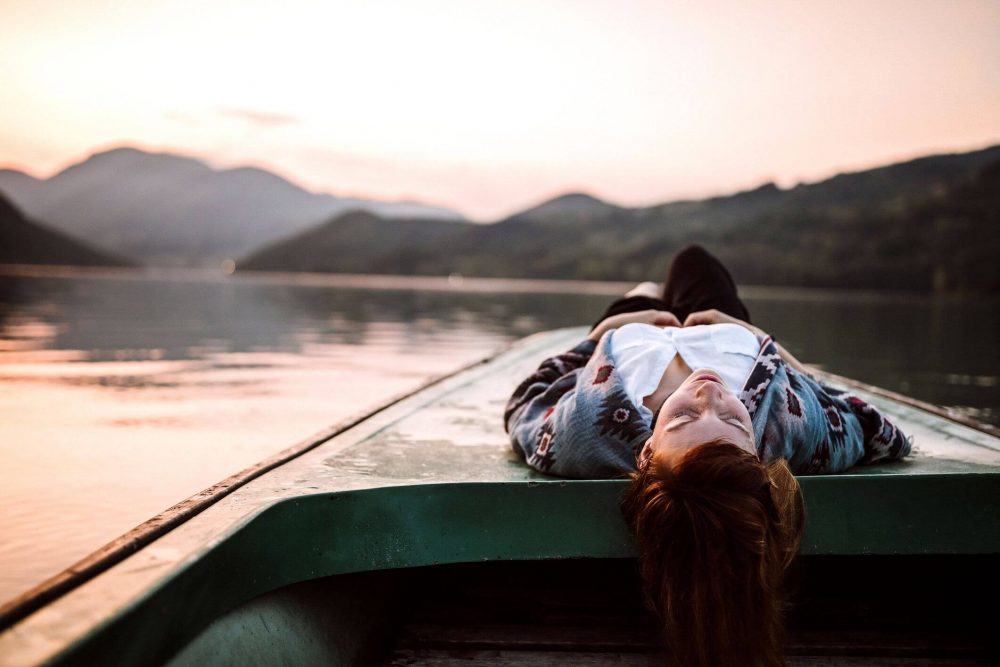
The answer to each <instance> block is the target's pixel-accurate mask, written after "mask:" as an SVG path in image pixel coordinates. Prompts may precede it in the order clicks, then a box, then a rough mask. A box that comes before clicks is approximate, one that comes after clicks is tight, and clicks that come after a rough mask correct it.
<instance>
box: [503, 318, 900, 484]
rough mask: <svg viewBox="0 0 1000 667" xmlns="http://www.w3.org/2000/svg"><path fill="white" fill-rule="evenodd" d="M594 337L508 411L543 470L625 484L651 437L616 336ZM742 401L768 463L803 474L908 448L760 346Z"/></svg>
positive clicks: (542, 372)
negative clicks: (619, 362) (626, 381)
mask: <svg viewBox="0 0 1000 667" xmlns="http://www.w3.org/2000/svg"><path fill="white" fill-rule="evenodd" d="M613 336H614V331H613V330H612V331H609V332H608V333H606V334H605V335H604V336H603V337H602V338H601V340H600V341H599V342H594V341H589V340H586V341H584V342H582V343H580V344H579V345H577V346H576V347H574V348H573V349H572V350H570V351H569V352H566V353H565V354H561V355H559V356H556V357H552V358H550V359H546V360H545V361H544V362H542V365H541V366H539V368H538V370H536V371H535V372H534V373H533V374H532V375H531V376H530V377H528V378H527V379H526V380H525V381H524V382H522V383H521V384H520V386H518V387H517V389H516V390H515V391H514V394H513V395H512V396H511V397H510V400H509V401H508V403H507V407H506V410H505V411H504V425H505V427H506V429H507V432H508V433H509V434H510V439H511V444H512V446H513V447H514V450H515V451H516V452H518V453H519V454H520V455H521V456H523V457H524V458H525V460H526V461H527V462H528V464H529V465H531V466H533V467H534V468H537V469H538V470H540V471H542V472H545V473H549V474H553V475H559V476H561V477H575V478H581V479H602V478H612V477H623V476H626V475H628V474H629V473H630V472H632V471H634V470H635V468H636V454H637V453H638V452H639V450H640V449H642V446H643V444H644V443H645V442H646V440H647V439H648V438H649V437H650V436H651V435H652V430H651V428H650V425H649V424H647V423H646V421H645V420H644V419H642V418H641V417H640V416H639V411H638V410H637V408H636V407H635V405H634V404H633V403H632V402H631V401H630V400H629V399H628V398H627V397H626V395H625V391H624V389H623V388H622V383H621V380H620V379H619V378H618V374H617V373H616V371H615V360H614V359H613V358H612V356H611V353H610V350H611V339H612V337H613ZM740 400H741V401H743V404H744V405H746V407H747V410H748V411H749V412H750V417H751V419H752V421H753V430H754V438H755V441H756V443H757V453H758V455H759V456H760V458H761V460H762V461H772V460H774V459H777V458H784V459H786V460H787V461H788V464H789V467H790V468H791V470H792V472H793V473H795V474H796V475H802V474H823V473H836V472H841V471H844V470H847V469H848V468H850V467H851V466H853V465H855V464H868V463H874V462H876V461H880V460H883V459H896V458H901V457H903V456H906V455H907V454H909V453H910V441H909V439H907V438H906V437H905V436H904V435H903V434H902V432H900V430H899V429H898V428H896V426H895V425H893V424H892V423H891V422H890V421H889V420H888V419H886V418H885V416H883V415H882V414H881V413H879V412H878V410H876V409H875V408H874V407H872V406H871V405H870V404H868V403H867V402H865V401H863V400H862V399H860V398H858V397H857V396H854V395H852V394H850V393H848V392H844V391H841V390H839V389H834V388H833V387H830V386H827V385H826V384H824V383H822V382H819V381H818V380H816V379H815V378H813V377H812V376H810V375H806V374H804V373H799V372H798V371H796V370H795V369H793V368H792V367H790V366H789V365H788V364H786V363H785V362H784V361H783V360H782V359H781V356H780V355H779V354H778V349H777V347H776V346H775V344H774V343H773V341H772V340H771V338H770V337H768V338H764V339H762V340H761V347H760V352H759V353H758V354H757V358H756V360H755V361H754V365H753V369H752V370H751V371H750V376H749V378H748V379H747V382H746V385H745V386H744V388H743V391H742V392H741V393H740Z"/></svg>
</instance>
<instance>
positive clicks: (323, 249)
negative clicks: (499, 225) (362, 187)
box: [238, 211, 474, 274]
mask: <svg viewBox="0 0 1000 667" xmlns="http://www.w3.org/2000/svg"><path fill="white" fill-rule="evenodd" d="M471 227H474V225H472V224H471V223H468V222H458V221H454V220H413V219H392V218H380V217H378V216H376V215H373V214H371V213H368V212H367V211H351V212H349V213H345V214H343V215H341V216H339V217H337V218H335V219H333V220H331V221H329V222H327V223H325V224H323V225H320V226H319V227H316V228H314V229H310V230H308V231H305V232H301V233H299V234H297V235H295V236H293V237H292V238H289V239H285V240H284V241H279V242H276V243H274V244H272V245H269V246H267V247H265V248H262V249H261V250H259V251H258V252H256V253H254V254H253V255H251V256H250V257H247V258H246V259H244V260H242V261H240V262H238V266H239V268H240V269H247V270H255V271H271V270H277V271H283V270H290V271H317V272H335V273H370V272H372V269H373V267H381V269H382V270H381V271H379V272H380V273H395V274H426V273H436V272H438V271H439V266H440V261H441V260H440V257H439V255H441V254H444V253H447V252H448V248H447V247H446V246H443V245H441V244H440V242H443V241H446V240H448V239H452V238H454V237H455V236H456V235H461V234H462V232H464V231H465V230H467V229H469V228H471ZM414 248H422V249H425V250H429V251H430V252H427V253H415V252H413V249H414Z"/></svg>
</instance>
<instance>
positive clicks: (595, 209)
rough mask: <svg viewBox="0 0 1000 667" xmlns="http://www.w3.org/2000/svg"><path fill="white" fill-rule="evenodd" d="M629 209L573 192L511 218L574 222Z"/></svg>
mask: <svg viewBox="0 0 1000 667" xmlns="http://www.w3.org/2000/svg"><path fill="white" fill-rule="evenodd" d="M627 210H628V209H623V208H622V207H620V206H615V205H614V204H609V203H608V202H606V201H602V200H600V199H597V198H596V197H593V196H591V195H588V194H586V193H582V192H572V193H569V194H565V195H561V196H559V197H556V198H555V199H550V200H548V201H546V202H543V203H541V204H539V205H538V206H535V207H532V208H529V209H527V210H525V211H521V212H520V213H516V214H515V215H513V216H511V218H514V219H517V220H531V221H539V220H544V221H547V222H557V221H558V222H568V223H573V222H580V221H583V220H593V219H596V218H604V217H608V216H611V215H614V214H615V212H617V211H627Z"/></svg>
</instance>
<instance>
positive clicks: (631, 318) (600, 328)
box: [587, 309, 681, 340]
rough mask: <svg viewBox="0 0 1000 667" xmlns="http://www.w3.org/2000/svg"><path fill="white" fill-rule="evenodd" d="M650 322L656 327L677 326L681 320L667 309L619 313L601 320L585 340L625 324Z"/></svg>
mask: <svg viewBox="0 0 1000 667" xmlns="http://www.w3.org/2000/svg"><path fill="white" fill-rule="evenodd" d="M635 323H640V324H652V325H653V326H657V327H679V326H681V321H680V320H678V319H677V316H676V315H674V314H673V313H671V312H670V311H669V310H653V309H650V310H639V311H636V312H634V313H621V314H620V315H612V316H611V317H608V318H605V319H603V320H601V323H600V324H598V325H597V326H596V327H594V330H593V331H591V332H590V335H589V336H587V340H600V338H601V336H603V335H604V334H605V333H607V332H608V331H611V330H612V329H617V328H618V327H623V326H625V325H626V324H635Z"/></svg>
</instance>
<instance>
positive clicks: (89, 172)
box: [0, 148, 461, 265]
mask: <svg viewBox="0 0 1000 667" xmlns="http://www.w3.org/2000/svg"><path fill="white" fill-rule="evenodd" d="M0 191H4V192H6V193H7V194H8V196H9V197H10V198H11V199H12V200H13V201H14V203H16V204H17V205H18V206H19V207H20V208H22V209H23V210H24V211H25V212H26V213H27V214H28V215H30V216H31V217H33V218H35V219H39V220H44V221H45V222H46V223H47V224H49V225H51V226H52V227H54V228H57V229H60V230H62V231H64V232H66V233H67V234H70V235H72V236H75V237H78V238H86V239H88V240H89V241H90V242H92V243H94V244H96V245H99V246H101V247H103V248H106V249H108V250H109V251H111V252H115V253H120V254H123V255H127V256H130V257H135V258H136V259H139V260H141V261H144V262H148V263H151V264H161V265H192V264H194V265H198V264H201V265H213V264H214V265H217V262H218V261H220V260H222V259H226V258H232V257H238V256H240V255H242V254H245V253H247V252H248V251H250V250H252V249H253V248H257V247H260V246H262V245H264V244H266V243H268V242H271V241H273V240H275V239H278V238H282V237H286V236H288V235H290V234H294V233H296V232H298V231H301V230H304V229H306V228H309V227H311V226H313V225H315V224H316V223H317V222H319V221H321V220H324V219H327V218H329V217H330V216H331V215H336V214H337V213H342V212H344V211H346V210H352V209H356V208H365V209H369V210H372V211H374V212H377V213H379V214H380V215H382V216H384V217H395V216H399V215H406V216H420V217H435V218H445V219H461V216H460V215H459V214H457V213H455V212H454V211H451V210H449V209H445V208H441V207H435V206H425V205H423V204H419V203H415V202H400V203H394V202H378V201H370V200H364V199H357V198H343V199H341V198H337V197H334V196H332V195H329V194H315V193H312V192H308V191H306V190H304V189H302V188H300V187H298V186H297V185H295V184H293V183H291V182H289V181H287V180H285V179H284V178H282V177H280V176H278V175H276V174H273V173H271V172H268V171H266V170H263V169H258V168H256V167H238V168H235V169H226V170H215V169H212V168H211V167H209V166H208V165H206V164H205V163H203V162H201V161H200V160H196V159H194V158H190V157H184V156H180V155H174V154H170V153H147V152H145V151H141V150H138V149H135V148H117V149H114V150H110V151H105V152H102V153H97V154H94V155H92V156H90V157H89V158H87V159H86V160H84V161H83V162H80V163H78V164H74V165H72V166H70V167H68V168H66V169H64V170H63V171H61V172H59V173H58V174H56V175H55V176H53V177H52V178H49V179H47V180H40V179H35V178H33V177H31V176H29V175H27V174H23V173H21V172H18V171H16V170H0Z"/></svg>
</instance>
